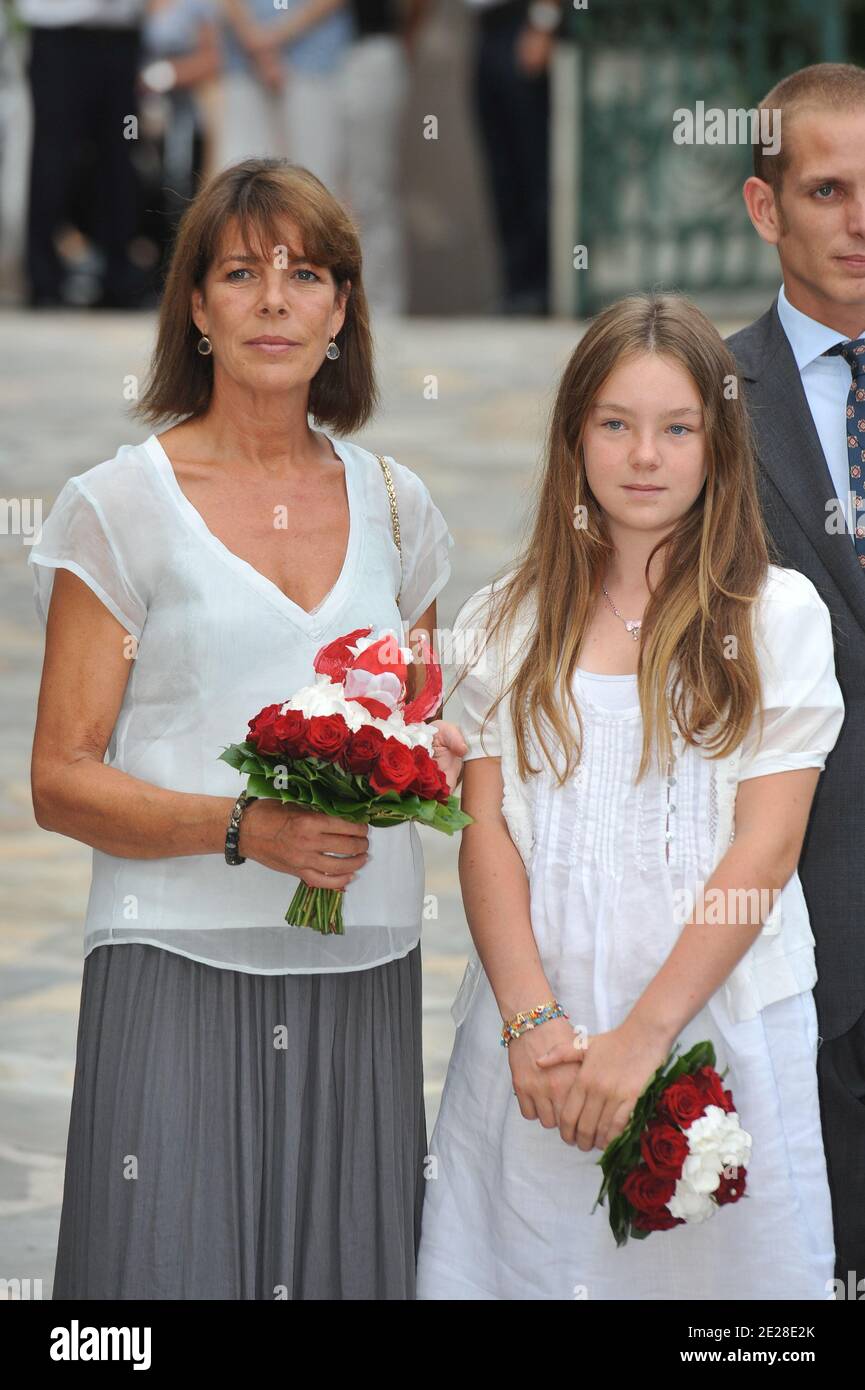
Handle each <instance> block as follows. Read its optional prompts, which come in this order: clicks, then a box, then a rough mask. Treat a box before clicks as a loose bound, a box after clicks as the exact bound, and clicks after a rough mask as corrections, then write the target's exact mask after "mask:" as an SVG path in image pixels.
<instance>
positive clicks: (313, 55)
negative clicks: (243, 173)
mask: <svg viewBox="0 0 865 1390" xmlns="http://www.w3.org/2000/svg"><path fill="white" fill-rule="evenodd" d="M223 5H224V10H225V15H226V18H227V23H226V25H225V29H224V38H225V48H224V55H225V57H224V61H225V80H224V90H223V110H222V123H221V124H222V129H221V136H220V144H219V151H218V157H217V163H218V167H219V168H223V167H225V166H226V165H228V164H234V163H236V162H237V161H238V160H241V159H244V158H246V157H248V156H255V157H274V156H275V157H284V158H287V159H291V160H294V161H296V162H298V163H300V164H302V165H303V166H304V167H305V168H307V169H309V170H311V172H312V173H314V174H315V175H316V176H317V177H318V178H319V179H321V181H322V182H323V183H325V184H327V186H328V187H329V188H330V189H331V190H332V191H333V192H334V194H335V195H336V196H337V197H340V196H342V195H343V193H344V186H345V179H344V146H345V141H344V131H343V122H342V103H341V101H340V83H341V81H342V79H343V68H344V64H345V59H346V56H347V53H348V48H349V44H350V42H351V39H352V36H353V33H354V29H353V24H352V18H351V12H350V10H349V9H348V8H347V6H346V3H345V0H286V5H285V8H280V9H276V8H274V4H273V0H223Z"/></svg>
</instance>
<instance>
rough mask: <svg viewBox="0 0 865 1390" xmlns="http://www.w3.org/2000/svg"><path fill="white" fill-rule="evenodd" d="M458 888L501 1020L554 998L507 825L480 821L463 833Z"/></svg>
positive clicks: (520, 864)
mask: <svg viewBox="0 0 865 1390" xmlns="http://www.w3.org/2000/svg"><path fill="white" fill-rule="evenodd" d="M459 873H460V886H461V888H462V894H463V903H464V906H465V912H466V917H467V919H468V923H469V930H470V931H471V934H472V939H473V941H474V943H475V946H476V947H477V952H478V955H479V956H480V959H481V963H482V964H483V967H484V970H485V971H486V975H487V978H488V980H489V982H490V985H491V986H492V990H493V993H494V994H495V996H496V1001H497V1003H498V1006H499V1010H500V1012H501V1015H502V1018H503V1019H507V1018H512V1017H513V1016H514V1014H516V1013H519V1012H521V1011H522V1010H524V1009H533V1008H534V1007H535V1006H536V1005H537V1004H543V1003H544V1002H545V1001H546V1000H547V999H549V998H551V997H552V996H551V992H550V984H549V981H548V979H547V977H546V974H545V972H544V968H543V965H542V964H541V958H540V955H539V954H538V947H537V942H536V941H535V936H534V932H533V931H532V921H531V915H530V899H529V882H528V877H527V875H526V870H525V866H524V864H523V861H522V859H521V857H520V853H519V850H518V849H517V847H516V845H515V844H514V842H513V840H512V839H511V837H510V835H509V834H508V832H507V829H506V827H505V826H504V825H502V824H499V823H488V822H478V823H476V824H474V825H469V826H466V828H465V829H464V830H463V832H462V838H461V841H460V854H459Z"/></svg>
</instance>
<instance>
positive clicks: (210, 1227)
mask: <svg viewBox="0 0 865 1390" xmlns="http://www.w3.org/2000/svg"><path fill="white" fill-rule="evenodd" d="M426 1150H427V1131H426V1117H425V1112H424V1103H423V1060H422V1046H421V955H420V945H419V944H418V945H417V946H415V947H414V948H413V949H412V950H411V951H409V952H408V954H407V955H406V956H403V957H401V958H399V959H397V960H393V961H388V962H387V963H385V964H384V965H380V966H375V967H372V968H370V969H365V970H350V971H345V972H340V973H333V972H326V973H321V974H286V975H258V974H252V973H247V972H242V971H235V970H224V969H219V968H217V967H215V966H209V965H205V964H203V963H201V962H198V961H193V960H190V959H188V958H187V957H185V956H181V955H179V954H177V953H175V952H171V951H168V950H164V949H162V948H160V947H157V946H152V945H144V944H139V943H124V944H114V945H104V946H99V947H96V948H95V949H94V950H92V951H91V952H90V953H89V955H88V956H87V957H86V959H85V963H84V978H83V984H82V994H81V1012H80V1017H79V1025H78V1045H77V1055H76V1064H75V1080H74V1088H73V1099H72V1111H71V1117H70V1124H69V1140H68V1146H67V1154H66V1174H65V1185H64V1192H63V1206H62V1212H61V1222H60V1235H59V1243H58V1251H57V1263H56V1269H55V1275H54V1288H53V1298H54V1299H273V1300H275V1299H334V1300H337V1299H339V1300H341V1299H414V1297H415V1262H416V1256H417V1248H418V1244H419V1240H420V1228H421V1210H422V1203H423V1197H424V1156H425V1154H426Z"/></svg>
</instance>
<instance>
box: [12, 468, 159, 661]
mask: <svg viewBox="0 0 865 1390" xmlns="http://www.w3.org/2000/svg"><path fill="white" fill-rule="evenodd" d="M27 563H28V565H32V567H33V596H34V600H35V603H36V612H37V614H38V616H39V620H40V622H41V623H42V626H43V628H44V627H45V626H46V624H47V621H48V605H49V602H50V599H51V591H52V589H53V587H54V573H55V571H56V570H58V569H67V570H71V571H72V573H73V574H77V575H78V577H79V579H83V580H84V583H85V584H86V585H87V586H88V587H89V588H90V589H92V590H93V593H94V594H96V597H97V598H98V599H100V600H101V601H102V603H104V604H105V607H106V608H107V609H108V610H109V612H110V613H112V614H113V615H114V617H115V618H116V619H117V621H118V622H119V623H122V625H123V627H124V628H125V629H126V631H127V632H131V633H132V635H133V636H134V637H136V638H139V637H140V636H141V633H142V631H143V628H144V621H145V618H146V617H147V608H146V605H145V604H144V602H143V601H142V599H141V598H140V597H139V595H138V594H137V593H136V591H135V589H134V588H133V586H132V582H131V580H130V578H129V574H128V569H127V566H126V565H125V564H124V560H123V556H122V554H121V551H120V549H119V547H118V545H117V543H116V541H115V538H114V536H113V535H112V532H111V529H110V526H109V522H108V519H107V517H106V516H105V514H104V509H103V508H102V506H101V505H100V504H99V502H98V501H97V500H96V499H95V498H94V497H92V496H91V495H90V494H88V492H87V491H86V490H85V488H84V487H83V486H82V485H81V484H80V482H79V480H78V479H77V478H69V479H68V480H67V482H66V483H65V484H64V486H63V487H62V488H61V490H60V492H59V493H58V494H57V498H56V500H55V502H54V505H53V507H52V508H51V511H50V512H49V513H48V516H47V517H46V518H45V520H44V521H43V523H42V526H41V527H40V529H39V534H38V535H37V537H36V539H35V541H34V542H33V545H32V547H31V549H30V555H29V556H28V559H27Z"/></svg>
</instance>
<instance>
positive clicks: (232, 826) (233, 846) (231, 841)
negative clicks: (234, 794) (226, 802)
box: [225, 791, 258, 864]
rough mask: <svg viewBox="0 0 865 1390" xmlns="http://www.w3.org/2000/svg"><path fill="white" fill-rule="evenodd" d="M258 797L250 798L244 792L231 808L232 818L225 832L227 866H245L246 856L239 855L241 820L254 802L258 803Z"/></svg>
mask: <svg viewBox="0 0 865 1390" xmlns="http://www.w3.org/2000/svg"><path fill="white" fill-rule="evenodd" d="M257 800H258V797H257V796H249V795H248V794H247V792H246V791H242V792H241V793H240V796H239V797H238V798H237V800H236V801H235V803H234V805H233V806H232V808H231V816H230V818H229V821H228V829H227V830H226V832H225V862H226V864H245V863H246V855H245V854H238V852H237V845H238V841H239V839H240V818H241V816H242V815H243V813H244V811H245V810H246V808H247V806H249V805H250V804H251V803H252V802H253V801H257Z"/></svg>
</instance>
